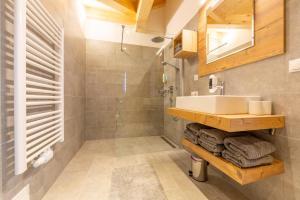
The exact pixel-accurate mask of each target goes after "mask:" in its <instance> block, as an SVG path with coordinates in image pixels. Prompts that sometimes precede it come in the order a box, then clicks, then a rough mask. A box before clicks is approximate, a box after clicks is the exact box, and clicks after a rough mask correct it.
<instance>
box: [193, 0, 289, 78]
mask: <svg viewBox="0 0 300 200" xmlns="http://www.w3.org/2000/svg"><path fill="white" fill-rule="evenodd" d="M211 1H212V0H208V1H207V2H206V4H205V5H204V6H203V8H202V9H201V11H200V20H199V27H198V58H199V75H200V76H206V75H209V74H213V73H216V72H220V71H224V70H227V69H231V68H235V67H238V66H241V65H244V64H249V63H253V62H256V61H259V60H263V59H266V58H270V57H273V56H276V55H280V54H283V53H284V52H285V0H255V11H254V13H255V14H254V20H255V23H254V24H255V25H254V34H255V35H254V41H255V42H254V44H255V45H254V46H253V47H250V48H248V49H245V50H243V51H240V52H237V53H235V54H232V55H230V56H227V57H224V58H222V59H220V60H216V61H214V62H212V63H209V64H207V63H206V20H207V18H206V16H207V10H208V7H209V4H210V2H211ZM225 1H226V0H225Z"/></svg>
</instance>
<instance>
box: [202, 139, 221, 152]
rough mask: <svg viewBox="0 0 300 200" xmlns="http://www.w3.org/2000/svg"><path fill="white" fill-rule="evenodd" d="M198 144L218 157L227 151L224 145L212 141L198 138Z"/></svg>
mask: <svg viewBox="0 0 300 200" xmlns="http://www.w3.org/2000/svg"><path fill="white" fill-rule="evenodd" d="M198 144H199V145H200V146H202V147H203V148H204V149H206V150H207V151H209V152H212V153H214V155H216V156H221V153H222V151H223V150H224V149H225V147H224V145H223V144H214V143H212V142H210V141H207V140H204V139H203V138H198Z"/></svg>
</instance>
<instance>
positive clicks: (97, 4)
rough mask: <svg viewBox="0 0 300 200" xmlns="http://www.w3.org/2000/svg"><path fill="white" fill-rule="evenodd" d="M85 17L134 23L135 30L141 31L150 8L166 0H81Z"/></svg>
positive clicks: (163, 3)
mask: <svg viewBox="0 0 300 200" xmlns="http://www.w3.org/2000/svg"><path fill="white" fill-rule="evenodd" d="M83 2H84V5H85V9H86V14H87V17H88V18H90V19H99V20H103V21H109V22H114V23H119V24H123V25H135V26H136V31H137V32H143V27H144V26H145V24H146V23H147V20H148V17H149V15H150V12H151V10H152V9H155V8H159V7H161V6H164V5H165V3H166V0H83Z"/></svg>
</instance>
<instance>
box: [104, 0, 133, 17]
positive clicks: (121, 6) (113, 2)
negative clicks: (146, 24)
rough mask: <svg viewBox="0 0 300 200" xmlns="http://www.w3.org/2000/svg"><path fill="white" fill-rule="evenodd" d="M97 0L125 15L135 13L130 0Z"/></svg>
mask: <svg viewBox="0 0 300 200" xmlns="http://www.w3.org/2000/svg"><path fill="white" fill-rule="evenodd" d="M98 1H99V2H101V3H103V4H105V5H107V6H109V7H111V8H113V9H115V10H118V11H119V12H121V13H124V14H126V15H130V16H135V15H136V8H135V5H134V4H133V3H132V1H131V0H98Z"/></svg>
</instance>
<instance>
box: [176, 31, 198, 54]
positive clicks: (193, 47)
mask: <svg viewBox="0 0 300 200" xmlns="http://www.w3.org/2000/svg"><path fill="white" fill-rule="evenodd" d="M173 48H174V49H173V52H174V57H175V58H189V57H192V56H196V55H197V32H196V31H191V30H185V29H184V30H182V31H181V32H180V33H179V34H178V35H177V36H176V37H175V38H174V41H173Z"/></svg>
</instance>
